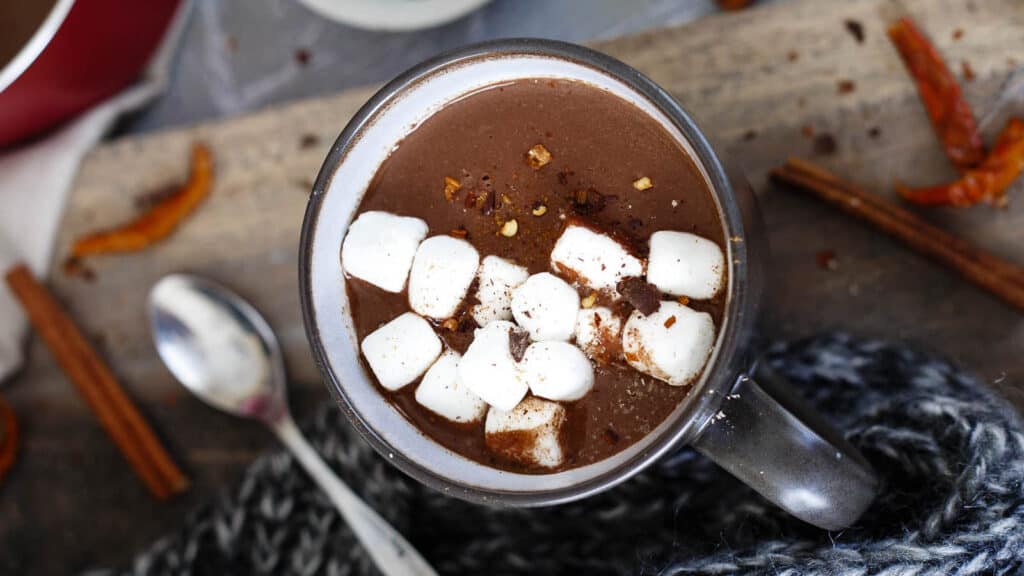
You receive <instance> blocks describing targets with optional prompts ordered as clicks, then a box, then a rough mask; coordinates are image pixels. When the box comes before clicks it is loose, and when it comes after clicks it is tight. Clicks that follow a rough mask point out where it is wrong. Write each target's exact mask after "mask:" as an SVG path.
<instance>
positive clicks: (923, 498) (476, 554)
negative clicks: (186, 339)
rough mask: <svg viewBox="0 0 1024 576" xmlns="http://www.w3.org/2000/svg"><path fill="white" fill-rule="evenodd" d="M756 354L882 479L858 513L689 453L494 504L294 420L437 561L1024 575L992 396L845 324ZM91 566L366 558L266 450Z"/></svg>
mask: <svg viewBox="0 0 1024 576" xmlns="http://www.w3.org/2000/svg"><path fill="white" fill-rule="evenodd" d="M769 362H770V364H771V365H772V366H773V367H774V368H775V369H776V370H778V371H779V372H780V373H782V374H784V375H786V376H788V377H789V379H790V380H792V381H793V383H794V384H795V385H796V386H797V388H798V389H799V390H801V391H802V392H803V393H804V394H805V395H806V396H807V398H809V399H810V401H811V402H812V403H813V404H814V405H816V406H817V407H818V408H819V409H820V410H821V411H822V412H824V413H825V414H827V415H828V416H829V417H830V418H831V419H832V420H833V421H834V422H836V423H837V424H838V425H839V426H840V427H841V428H842V429H844V430H845V431H846V434H847V437H848V438H849V439H850V440H851V441H852V442H853V444H855V445H856V446H858V447H859V448H860V449H861V450H862V451H863V452H864V454H865V455H866V456H867V458H868V459H869V460H870V461H871V463H872V465H873V466H874V467H875V469H876V470H877V471H878V472H879V474H880V475H881V476H882V477H883V483H884V487H883V490H882V494H881V496H880V497H879V498H878V500H877V501H876V502H875V504H874V505H873V506H872V508H871V509H870V510H869V511H868V513H867V514H866V515H865V516H864V518H863V519H861V521H860V522H859V523H858V524H857V525H856V526H854V527H852V528H849V529H847V530H843V531H841V532H832V533H829V532H824V531H821V530H817V529H814V528H811V527H809V526H807V525H804V524H802V523H800V522H799V521H796V520H794V519H792V518H790V517H788V516H787V515H786V514H785V513H783V512H781V511H780V510H778V509H777V508H775V507H774V506H772V505H770V504H768V503H767V502H766V501H764V500H763V499H761V498H760V497H759V496H758V495H756V494H755V493H753V492H752V491H751V490H750V489H749V488H747V487H745V486H744V485H742V484H740V483H739V482H738V481H736V480H734V479H733V478H732V477H730V476H729V475H728V474H727V473H725V472H723V471H722V470H720V469H719V468H717V467H716V466H715V465H714V464H712V463H711V462H709V461H708V460H706V459H704V458H703V457H702V456H700V455H698V454H696V453H694V452H693V451H691V450H682V451H680V452H678V453H676V454H675V455H673V456H671V457H668V458H666V459H664V460H663V461H661V462H660V463H659V464H658V465H657V466H654V467H652V469H651V470H649V471H647V472H646V473H644V474H642V475H640V476H639V477H637V478H635V479H633V480H631V481H629V482H626V483H625V484H624V485H622V486H620V487H618V488H616V489H614V490H612V491H610V492H606V493H604V494H602V495H600V496H596V497H593V498H590V499H587V500H584V501H582V502H577V503H575V504H569V505H565V506H559V507H554V508H547V509H535V510H520V509H494V508H486V507H480V506H475V505H471V504H467V503H464V502H461V501H459V500H453V499H450V498H447V497H445V496H442V495H440V494H437V493H435V492H433V491H431V490H429V489H426V488H424V487H422V486H420V485H419V484H417V483H416V482H414V481H412V480H410V479H408V478H406V477H405V476H403V475H402V474H401V473H399V472H397V471H396V470H395V469H394V468H392V467H391V466H390V465H389V464H387V462H385V461H384V460H382V459H381V458H380V457H378V456H377V455H376V454H375V453H374V452H373V451H372V450H371V449H370V447H369V446H368V445H366V444H365V443H364V442H363V441H361V440H360V439H359V438H358V437H357V436H356V435H355V433H354V432H353V431H352V429H351V428H349V426H348V425H347V424H346V423H345V422H344V419H343V417H342V416H341V415H340V413H339V411H338V410H336V409H334V408H333V406H325V407H324V408H323V409H321V410H320V412H319V413H318V414H317V416H316V418H315V419H314V420H313V421H312V422H310V423H309V425H308V426H307V427H306V432H307V433H308V434H309V435H310V438H311V440H312V441H313V443H314V445H315V446H316V448H317V449H318V450H319V451H320V453H321V454H322V455H323V456H324V457H325V458H326V459H327V461H328V463H329V464H330V465H331V466H332V467H333V468H334V469H335V470H337V472H338V473H339V474H340V475H341V476H342V477H343V478H344V480H345V481H346V482H348V483H349V484H350V485H352V486H353V488H354V489H355V490H356V491H357V492H359V493H360V494H361V495H362V497H363V498H365V499H366V501H367V502H369V503H370V504H371V505H372V506H373V507H375V508H376V509H377V510H379V511H380V512H381V514H383V515H384V516H385V517H386V518H387V519H388V520H390V521H391V522H392V523H394V525H395V526H396V527H398V528H399V529H400V530H401V531H402V532H403V533H405V534H406V535H407V536H408V537H409V539H410V540H411V541H412V542H413V543H414V544H415V545H416V546H417V547H418V549H419V550H420V551H421V552H422V553H423V554H424V555H425V556H426V557H427V559H428V560H429V561H430V562H431V563H432V564H433V565H434V566H435V567H436V568H437V570H438V572H440V573H441V574H489V575H497V574H524V575H530V576H538V575H543V574H588V575H596V574H664V575H683V574H733V573H742V574H781V575H797V574H822V575H835V576H859V575H864V574H878V575H886V576H924V575H930V574H936V575H938V574H942V575H945V574H958V575H969V574H1018V573H1024V486H1022V480H1024V433H1022V428H1021V425H1020V422H1019V421H1018V419H1017V417H1016V416H1015V415H1014V413H1013V412H1012V410H1011V409H1010V408H1009V407H1008V406H1007V405H1006V404H1005V403H1004V402H1003V401H1001V400H999V399H997V398H995V397H994V396H993V395H992V394H990V393H989V392H988V391H986V390H985V389H984V388H983V387H982V386H981V385H980V384H979V383H978V382H977V381H976V380H975V379H973V378H972V377H970V376H968V375H965V374H964V373H962V372H960V371H958V370H957V369H955V368H953V367H952V366H950V364H948V363H946V362H944V361H941V360H936V359H934V358H930V357H927V356H924V355H922V354H920V353H917V352H914V351H912V350H910V349H908V348H905V347H902V346H896V345H891V344H886V343H882V342H876V341H861V340H856V339H853V338H851V337H848V336H845V335H828V336H823V337H819V338H816V339H813V340H809V341H804V342H797V343H794V344H789V345H780V346H776V347H775V348H774V349H773V350H772V352H771V354H770V356H769ZM101 573H111V574H113V573H123V574H137V575H146V574H168V575H170V574H175V575H179V574H181V575H186V574H188V575H207V574H209V575H218V576H220V575H227V574H239V575H243V574H296V575H319V574H323V575H329V576H341V575H347V574H374V573H375V570H374V568H373V567H372V565H371V563H370V562H369V560H368V559H367V557H366V555H365V554H364V553H363V551H362V549H361V548H360V547H359V545H358V544H356V542H355V541H354V540H353V537H352V535H351V533H350V532H349V530H348V528H347V527H346V525H345V523H344V522H342V521H341V519H340V517H339V516H338V514H337V513H336V512H335V511H334V509H333V508H332V507H331V504H330V502H328V501H327V499H326V498H325V497H324V496H323V495H322V494H321V493H320V492H319V491H318V490H317V489H316V488H315V487H314V486H313V485H312V484H311V483H310V481H309V480H308V479H307V477H306V476H305V475H304V473H303V472H302V471H301V469H300V468H299V466H298V465H297V464H296V463H295V462H294V461H293V460H292V458H291V457H290V456H289V455H288V454H285V453H281V452H279V453H274V454H268V455H266V456H263V457H262V458H260V459H259V460H257V461H256V462H255V463H253V464H252V466H251V467H250V469H249V470H248V472H247V473H246V474H245V477H244V479H243V480H242V482H241V483H240V484H239V485H238V486H235V487H233V488H231V489H230V490H228V491H227V492H226V493H225V494H224V495H223V496H222V497H221V499H220V500H219V501H217V502H215V503H211V504H209V505H208V506H206V507H204V508H202V509H200V510H198V511H196V512H195V513H194V514H193V515H192V517H191V518H190V519H189V520H188V522H187V523H186V525H185V526H184V527H183V528H182V529H181V530H180V531H178V532H177V533H176V534H173V535H171V536H168V537H166V538H164V539H162V540H160V541H158V542H156V543H155V544H153V545H152V546H151V547H150V549H149V550H147V551H145V552H143V553H142V554H141V555H139V556H138V557H137V558H136V559H135V561H134V562H133V563H132V564H131V566H130V567H129V568H127V569H125V570H123V571H118V572H115V571H109V572H107V571H104V572H101Z"/></svg>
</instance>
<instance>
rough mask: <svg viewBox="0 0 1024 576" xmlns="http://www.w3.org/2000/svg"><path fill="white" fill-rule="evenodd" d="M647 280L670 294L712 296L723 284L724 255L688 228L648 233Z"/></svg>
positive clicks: (706, 297) (692, 296)
mask: <svg viewBox="0 0 1024 576" xmlns="http://www.w3.org/2000/svg"><path fill="white" fill-rule="evenodd" d="M650 245H651V251H650V254H648V256H647V281H648V282H650V283H651V284H654V285H655V286H657V287H658V290H661V291H662V292H664V293H666V294H672V295H673V296H688V297H690V298H695V299H697V300H706V299H708V298H713V297H714V296H715V294H717V293H718V291H719V290H720V289H721V288H722V280H723V279H724V277H725V256H724V255H723V254H722V249H721V248H719V247H718V244H715V243H714V242H712V241H711V240H708V239H707V238H702V237H700V236H697V235H696V234H690V233H689V232H672V231H661V232H655V233H654V234H651V239H650Z"/></svg>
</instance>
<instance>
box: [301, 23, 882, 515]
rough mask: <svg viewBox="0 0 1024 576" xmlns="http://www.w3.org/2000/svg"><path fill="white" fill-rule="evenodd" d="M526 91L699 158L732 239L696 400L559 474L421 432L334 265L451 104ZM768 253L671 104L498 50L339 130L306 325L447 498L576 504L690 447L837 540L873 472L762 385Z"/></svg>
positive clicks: (546, 44)
mask: <svg viewBox="0 0 1024 576" xmlns="http://www.w3.org/2000/svg"><path fill="white" fill-rule="evenodd" d="M520 78H561V79H571V80H576V81H580V82H585V83H588V84H590V85H592V86H596V87H599V88H601V89H604V90H607V91H608V92H610V93H612V94H614V95H616V96H618V97H620V98H623V99H625V100H627V101H629V102H632V103H633V104H634V105H636V106H637V107H639V108H640V109H641V110H642V111H644V112H645V113H647V114H648V115H650V116H651V117H653V118H654V119H655V120H657V121H658V122H659V123H660V124H661V125H662V126H663V127H664V128H665V129H666V131H668V132H669V134H670V135H671V136H672V137H673V138H675V139H676V140H677V141H678V142H679V144H680V146H681V147H682V148H683V149H684V150H685V151H686V152H687V153H688V154H689V155H690V156H691V157H692V158H693V159H694V162H695V164H696V165H697V167H698V169H699V171H700V172H701V173H702V176H703V177H704V179H705V181H706V182H707V183H708V185H709V188H710V189H711V191H712V192H713V195H714V197H715V201H716V203H717V205H718V210H719V215H720V217H721V220H722V222H723V227H724V228H725V231H726V237H727V238H729V241H727V242H726V257H727V262H728V268H729V270H728V285H727V287H726V288H725V290H726V306H725V314H724V317H723V321H722V325H721V326H719V327H718V334H717V341H716V343H715V347H714V350H713V352H712V354H711V357H710V358H709V359H708V362H707V365H706V366H705V368H704V372H703V374H702V376H701V377H700V379H699V380H698V381H697V382H695V383H694V384H693V385H692V389H691V390H690V392H689V394H688V395H687V396H686V398H684V399H683V401H682V402H680V404H679V405H678V406H677V407H676V409H675V410H674V411H673V412H672V413H671V414H670V415H669V416H668V417H667V418H666V419H665V420H664V421H663V422H662V423H661V424H660V425H659V426H657V427H656V428H655V429H654V430H652V431H651V432H650V433H649V434H648V435H647V436H645V437H644V438H642V439H641V440H639V441H637V442H636V443H635V444H633V445H632V446H630V447H628V448H626V449H624V450H622V451H621V452H619V453H617V454H615V455H613V456H611V457H609V458H606V459H604V460H601V461H599V462H596V463H593V464H589V465H586V466H582V467H579V468H573V469H570V470H565V471H561V472H554V473H549V474H520V473H515V472H509V471H505V470H499V469H496V468H491V467H489V466H486V465H484V464H481V463H478V462H475V461H473V460H470V459H468V458H466V457H464V456H461V455H459V454H456V453H455V452H452V451H450V450H448V449H446V448H445V447H443V446H441V445H440V444H438V443H436V442H435V441H433V440H432V439H430V438H429V437H428V436H426V435H425V434H423V433H422V432H420V431H419V430H418V429H417V428H416V427H415V426H414V425H413V424H412V423H411V422H409V421H408V420H407V419H406V418H405V417H404V416H402V414H401V413H399V411H398V410H397V409H396V408H395V407H394V406H393V405H392V404H390V403H389V402H388V401H387V400H386V399H385V397H384V396H383V394H381V393H380V392H379V391H378V390H377V388H376V386H375V385H374V382H373V379H372V377H371V376H370V375H369V373H368V371H367V369H366V368H364V366H363V364H362V363H361V362H360V357H359V343H358V341H357V338H356V333H355V328H354V327H353V324H352V321H351V318H350V316H349V312H348V307H349V303H348V299H347V294H346V291H345V285H344V283H345V277H344V274H343V272H342V267H341V257H340V252H341V244H342V240H343V239H344V237H345V233H346V230H347V228H348V225H349V222H350V221H351V220H352V218H353V216H354V214H355V211H356V209H357V207H358V205H359V202H360V199H361V197H362V195H363V193H364V192H365V190H366V188H367V186H368V185H369V183H370V181H371V179H372V178H373V176H374V174H375V173H376V172H377V169H378V167H379V166H380V165H381V163H382V162H383V161H384V160H385V159H386V158H387V157H388V155H389V154H390V152H391V151H392V150H393V149H394V147H395V146H396V145H397V144H398V143H399V142H400V141H401V140H402V138H403V137H404V136H405V135H406V134H408V133H409V132H411V131H412V130H413V129H415V127H416V126H417V125H418V124H419V123H420V122H422V121H423V120H424V119H426V118H427V117H429V116H430V115H432V114H433V113H435V112H436V111H438V110H439V109H441V108H442V107H444V106H445V105H446V104H448V103H450V102H452V101H453V100H456V99H458V98H460V97H463V96H465V95H466V94H469V93H472V92H473V91H475V90H480V89H482V88H485V87H487V86H490V85H494V84H498V83H501V82H507V81H510V80H514V79H520ZM765 248H766V246H765V239H764V237H763V236H762V230H761V227H760V221H759V217H758V214H757V209H756V206H755V202H754V195H753V192H752V190H751V188H750V185H749V184H748V183H747V182H746V181H745V179H743V178H742V176H741V175H740V174H739V172H738V171H736V170H732V169H727V168H726V166H725V164H724V163H723V160H722V158H721V157H720V156H719V155H718V154H717V153H716V152H715V151H714V149H713V148H712V146H711V144H710V143H709V142H708V139H707V137H706V136H705V134H704V133H703V132H702V131H701V130H700V128H698V126H697V124H696V123H695V122H694V120H693V119H692V118H691V116H690V114H689V113H687V112H686V110H684V109H683V107H682V106H680V105H679V103H678V102H676V101H675V100H674V99H673V98H672V96H671V95H669V94H668V93H667V92H666V91H664V90H663V89H662V88H660V87H658V86H657V85H656V84H655V83H654V82H652V81H651V80H650V79H649V78H647V77H646V76H644V75H643V74H641V73H640V72H638V71H636V70H634V69H633V68H631V67H629V66H627V65H626V64H623V63H622V62H619V61H618V60H615V59H613V58H611V57H609V56H606V55H604V54H601V53H598V52H595V51H593V50H590V49H588V48H584V47H581V46H577V45H573V44H566V43H562V42H554V41H548V40H533V39H514V40H499V41H494V42H487V43H483V44H478V45H475V46H470V47H467V48H463V49H459V50H455V51H453V52H449V53H446V54H443V55H441V56H438V57H436V58H434V59H432V60H429V61H427V62H425V63H423V64H420V65H419V66H416V67H414V68H412V69H411V70H409V71H407V72H405V73H404V74H402V75H401V76H399V77H398V78H396V79H395V80H393V81H391V82H390V83H388V84H387V85H386V86H384V87H383V88H381V89H380V91H378V92H377V93H376V94H375V95H374V96H373V97H372V98H371V99H370V100H369V102H367V103H366V104H365V105H364V106H363V107H362V109H360V110H359V112H358V113H357V114H356V115H355V116H354V117H353V118H352V119H351V121H350V122H349V123H348V125H347V126H346V127H345V129H344V130H343V131H342V132H341V135H340V136H339V137H338V139H337V141H336V142H335V143H334V145H333V146H332V148H331V150H330V152H329V154H328V155H327V159H326V160H325V161H324V164H323V166H322V168H321V169H320V174H319V176H318V177H317V179H316V183H315V184H314V189H313V192H312V195H311V197H310V200H309V205H308V207H307V210H306V215H305V221H304V223H303V227H302V238H301V243H300V254H299V282H300V291H301V300H302V311H303V318H304V321H305V325H306V332H307V336H308V338H309V342H310V344H311V346H312V349H313V354H314V357H315V360H316V362H317V364H318V366H319V368H320V370H321V372H322V373H323V376H324V379H325V381H326V383H327V386H328V388H329V389H330V390H331V392H332V394H333V396H334V398H335V399H336V400H337V403H338V405H339V406H340V408H341V410H342V411H343V412H344V413H345V414H346V416H347V417H348V419H349V420H350V421H351V422H352V424H353V426H355V428H356V429H357V430H358V431H359V432H360V434H361V435H362V436H363V437H364V438H365V439H366V440H367V441H368V442H369V443H370V444H371V445H373V447H374V448H375V449H376V450H377V451H378V452H379V453H380V454H382V455H383V456H384V457H385V458H386V459H388V460H389V461H391V462H392V463H393V464H394V465H395V466H397V467H398V468H399V469H400V470H402V471H403V472H405V473H407V474H408V475H410V476H412V477H413V478H416V479H417V480H419V481H421V482H423V483H424V484H426V485H428V486H431V487H433V488H435V489H438V490H440V491H442V492H444V493H446V494H450V495H452V496H457V497H460V498H463V499H466V500H470V501H474V502H479V503H487V504H502V505H513V506H538V505H549V504H558V503H564V502H569V501H572V500H577V499H580V498H584V497H587V496H590V495H593V494H596V493H598V492H602V491H604V490H607V489H609V488H611V487H612V486H615V485H616V484H618V483H620V482H623V481H625V480H626V479H628V478H630V477H631V476H633V475H634V474H636V473H638V472H640V471H641V470H643V469H644V468H645V467H647V466H649V465H650V464H651V463H653V462H655V461H657V460H658V459H659V458H661V457H662V456H664V455H666V454H668V453H670V452H672V451H674V450H677V449H679V448H680V447H682V446H684V445H687V444H689V445H691V446H693V447H694V448H695V449H697V450H698V451H700V452H701V453H703V454H704V455H706V456H708V457H709V458H711V459H712V460H714V461H715V462H717V463H718V464H719V465H720V466H722V467H723V468H725V469H726V470H728V471H729V472H731V473H732V474H733V475H735V476H736V477H737V478H739V479H740V480H742V481H743V482H745V483H747V484H748V485H750V486H751V487H752V488H754V489H755V490H757V491H758V492H760V493H761V494H762V495H763V496H764V497H766V498H767V499H768V500H771V501H772V502H774V503H775V504H777V505H779V506H780V507H782V508H783V509H785V510H787V511H788V512H790V513H791V514H793V515H794V516H796V517H798V518H800V519H802V520H804V521H806V522H809V523H811V524H814V525H816V526H819V527H821V528H826V529H838V528H842V527H845V526H848V525H850V524H851V523H853V522H854V521H855V520H856V519H857V518H858V517H859V516H860V514H861V513H862V512H863V511H864V510H865V509H866V508H867V506H868V505H869V504H870V503H871V501H872V499H873V497H874V494H875V490H876V480H875V476H874V474H873V472H872V471H871V468H870V466H869V465H868V463H867V462H866V461H865V460H864V458H863V457H862V456H861V455H860V454H858V452H857V450H856V449H855V448H854V447H852V446H851V445H849V444H848V443H847V442H846V441H845V440H844V439H843V438H842V436H841V435H840V434H838V433H837V432H836V431H834V430H832V429H830V428H829V426H828V425H827V424H826V423H824V422H822V421H821V419H820V418H818V417H816V416H815V415H814V413H813V412H812V411H810V410H808V409H807V408H806V407H804V406H803V405H801V404H800V402H799V401H798V400H797V399H796V398H795V396H793V395H792V394H790V393H788V392H787V391H786V390H785V389H784V388H783V386H781V385H780V384H778V383H775V382H773V381H765V382H758V381H755V379H754V378H753V376H752V374H753V371H754V364H755V362H754V360H755V358H756V355H755V352H756V351H755V350H754V347H753V344H752V334H753V330H754V324H755V321H756V319H757V313H758V308H759V299H760V297H761V292H762V281H763V271H762V265H763V258H764V257H765Z"/></svg>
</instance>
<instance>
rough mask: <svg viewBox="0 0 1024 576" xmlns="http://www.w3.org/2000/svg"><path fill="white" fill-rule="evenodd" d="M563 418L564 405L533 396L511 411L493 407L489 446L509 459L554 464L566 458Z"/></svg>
mask: <svg viewBox="0 0 1024 576" xmlns="http://www.w3.org/2000/svg"><path fill="white" fill-rule="evenodd" d="M564 422H565V408H563V407H562V406H560V405H558V404H556V403H555V402H548V401H547V400H541V399H540V398H534V397H532V396H531V397H529V398H527V399H526V400H523V401H522V402H520V403H519V405H518V406H516V407H515V409H514V410H511V411H505V410H499V409H497V408H491V409H490V411H489V412H487V421H486V423H484V434H485V437H484V438H485V442H486V444H487V447H488V448H490V449H491V450H493V451H494V452H497V453H498V454H501V455H502V456H504V457H506V458H508V459H510V460H513V461H515V462H518V463H520V464H525V465H528V466H543V467H545V468H554V467H555V466H558V465H559V464H561V463H562V461H563V459H564V456H563V454H562V445H561V443H560V442H559V441H558V440H559V436H560V434H561V429H562V424H563V423H564Z"/></svg>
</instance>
